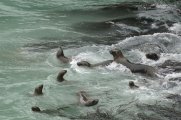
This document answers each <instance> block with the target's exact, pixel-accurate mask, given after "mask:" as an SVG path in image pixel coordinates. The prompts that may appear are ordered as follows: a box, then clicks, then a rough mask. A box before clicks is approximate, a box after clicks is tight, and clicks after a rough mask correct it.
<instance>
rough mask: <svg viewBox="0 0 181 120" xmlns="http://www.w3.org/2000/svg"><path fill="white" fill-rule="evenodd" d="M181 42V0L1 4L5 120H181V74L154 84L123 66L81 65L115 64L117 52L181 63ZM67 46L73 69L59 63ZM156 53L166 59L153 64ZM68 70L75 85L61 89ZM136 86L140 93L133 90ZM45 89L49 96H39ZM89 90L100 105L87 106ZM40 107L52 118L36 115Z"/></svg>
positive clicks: (7, 0)
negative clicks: (82, 97)
mask: <svg viewBox="0 0 181 120" xmlns="http://www.w3.org/2000/svg"><path fill="white" fill-rule="evenodd" d="M138 2H139V3H138ZM146 3H150V4H154V6H155V7H153V8H148V7H147V6H146ZM120 4H124V5H125V4H126V5H127V6H126V7H127V8H126V7H120V6H119V5H120ZM129 6H136V7H138V9H136V10H132V9H131V8H129ZM180 36H181V2H180V1H179V0H173V1H171V0H170V1H169V0H167V1H166V0H165V1H164V0H162V1H161V0H160V1H157V0H143V1H138V0H132V1H131V0H130V1H128V0H0V91H1V92H0V101H1V102H0V120H50V119H51V120H64V119H65V120H69V119H77V120H79V119H90V120H93V119H95V120H111V119H118V120H152V119H153V120H179V119H181V115H180V113H181V109H180V106H181V104H180V102H181V98H178V99H180V101H177V100H176V101H175V100H170V99H167V98H166V96H167V95H168V94H178V95H180V92H181V87H180V85H181V83H180V82H178V81H176V82H175V83H174V84H175V86H172V85H170V83H169V81H168V80H169V79H170V78H175V77H177V78H179V77H181V74H180V73H179V72H178V73H176V72H173V73H169V74H166V75H164V76H160V77H159V78H157V79H154V80H153V79H151V78H147V77H145V76H141V75H137V74H133V73H131V72H130V70H129V69H127V68H126V67H125V66H122V65H119V64H116V63H112V64H111V65H109V66H106V67H97V68H93V69H89V68H83V67H78V66H77V65H76V63H77V62H78V61H81V60H87V61H89V62H91V63H96V62H100V61H103V60H107V59H112V56H111V55H110V54H109V50H111V49H113V48H120V49H122V50H123V53H124V54H125V56H126V57H127V58H128V59H129V60H130V61H133V62H136V63H143V64H147V65H151V66H154V67H156V66H158V65H159V64H161V63H163V62H164V61H165V60H167V59H172V60H177V61H180V62H181V54H180V53H181V47H180V46H181V37H180ZM59 46H61V47H62V48H63V49H64V52H65V55H66V56H69V57H72V62H71V63H70V64H63V63H61V62H60V61H58V60H57V59H56V52H57V50H58V47H59ZM148 52H158V53H159V54H160V56H161V58H160V60H159V61H151V60H148V59H146V57H145V53H148ZM63 69H65V70H67V71H68V72H67V74H66V75H65V79H66V80H67V81H65V82H63V83H58V82H57V81H56V76H57V74H58V73H59V71H61V70H63ZM145 79H146V80H145ZM130 80H132V81H135V83H136V84H138V85H139V86H140V89H138V90H131V89H130V88H129V87H128V82H129V81H130ZM145 81H146V82H145ZM40 84H43V85H44V89H43V92H44V95H43V96H32V94H33V92H34V88H35V87H36V86H38V85H40ZM169 85H170V86H169ZM81 90H83V91H86V92H87V93H88V94H89V96H90V97H91V98H97V99H99V103H98V105H96V106H93V107H85V106H82V105H80V104H79V100H78V96H77V93H78V92H79V91H81ZM32 106H39V107H40V108H41V109H42V110H50V111H49V112H48V113H49V114H46V113H42V114H40V113H35V112H32V111H31V107H32ZM173 106H174V108H173ZM62 107H66V108H64V109H58V108H62ZM99 110H100V111H99ZM173 110H175V111H174V112H171V111H173ZM106 113H108V114H106ZM85 117H87V118H85Z"/></svg>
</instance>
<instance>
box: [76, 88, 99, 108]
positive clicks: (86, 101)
mask: <svg viewBox="0 0 181 120" xmlns="http://www.w3.org/2000/svg"><path fill="white" fill-rule="evenodd" d="M78 94H79V97H80V100H79V101H80V103H81V104H82V105H85V106H88V107H89V106H94V105H96V104H97V103H98V102H99V100H98V99H90V98H88V97H87V96H86V95H85V92H83V91H80V92H79V93H78Z"/></svg>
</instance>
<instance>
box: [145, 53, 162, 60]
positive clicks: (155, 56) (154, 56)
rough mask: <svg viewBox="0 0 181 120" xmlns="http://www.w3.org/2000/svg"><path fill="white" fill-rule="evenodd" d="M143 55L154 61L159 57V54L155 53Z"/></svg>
mask: <svg viewBox="0 0 181 120" xmlns="http://www.w3.org/2000/svg"><path fill="white" fill-rule="evenodd" d="M145 56H146V58H148V59H151V60H155V61H157V60H158V59H159V58H160V56H159V55H157V54H156V53H147V54H146V55H145Z"/></svg>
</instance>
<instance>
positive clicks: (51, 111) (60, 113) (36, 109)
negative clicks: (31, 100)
mask: <svg viewBox="0 0 181 120" xmlns="http://www.w3.org/2000/svg"><path fill="white" fill-rule="evenodd" d="M31 110H32V111H33V112H37V113H45V114H48V115H53V116H61V117H68V116H66V115H65V114H64V112H63V111H62V110H61V109H59V108H58V109H45V110H41V109H40V108H39V107H37V106H33V107H31Z"/></svg>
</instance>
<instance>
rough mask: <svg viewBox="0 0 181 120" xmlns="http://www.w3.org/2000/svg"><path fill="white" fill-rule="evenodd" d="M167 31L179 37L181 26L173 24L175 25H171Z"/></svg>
mask: <svg viewBox="0 0 181 120" xmlns="http://www.w3.org/2000/svg"><path fill="white" fill-rule="evenodd" d="M169 30H170V31H172V32H174V33H176V34H178V35H181V24H180V23H175V24H173V26H172V27H170V28H169Z"/></svg>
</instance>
